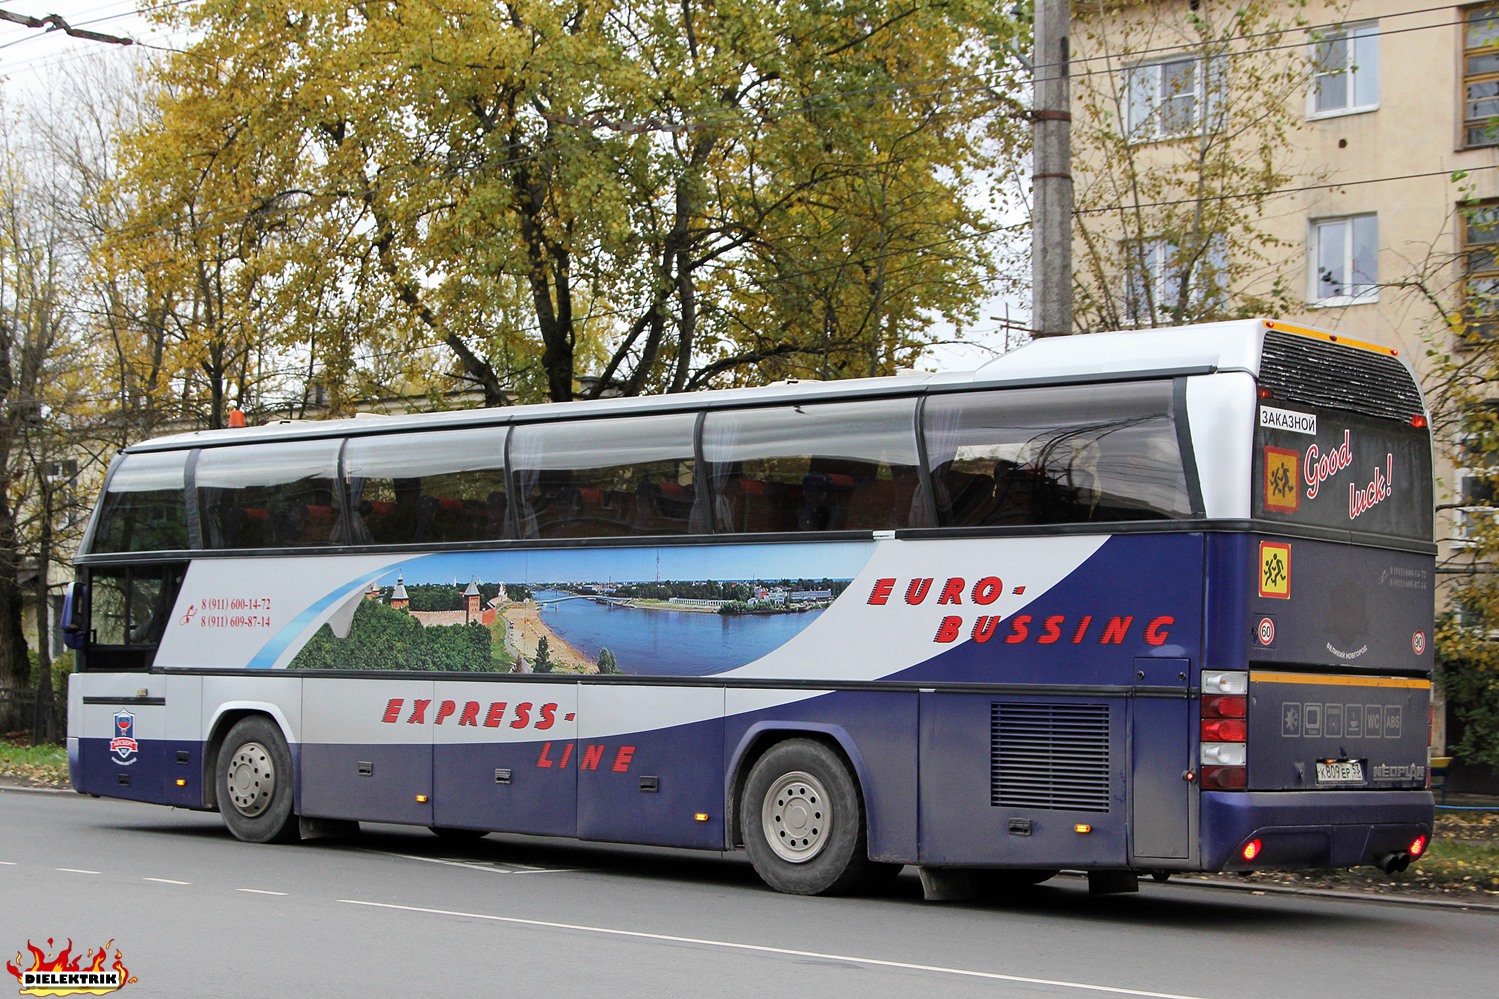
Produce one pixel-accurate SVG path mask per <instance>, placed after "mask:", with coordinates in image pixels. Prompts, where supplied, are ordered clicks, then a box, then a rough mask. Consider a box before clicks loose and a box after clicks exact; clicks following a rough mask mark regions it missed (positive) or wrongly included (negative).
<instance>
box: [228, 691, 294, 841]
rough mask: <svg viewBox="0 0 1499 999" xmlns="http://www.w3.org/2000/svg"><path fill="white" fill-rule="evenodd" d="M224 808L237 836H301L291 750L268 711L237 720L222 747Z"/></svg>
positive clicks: (271, 838) (273, 838)
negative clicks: (298, 829) (293, 810)
mask: <svg viewBox="0 0 1499 999" xmlns="http://www.w3.org/2000/svg"><path fill="white" fill-rule="evenodd" d="M215 769H216V771H217V784H218V788H217V790H218V798H219V814H220V815H222V816H223V817H224V825H226V826H228V827H229V831H230V832H231V833H233V834H234V835H235V837H236V838H237V839H242V840H244V841H245V842H247V843H285V842H289V841H291V840H294V839H296V838H297V817H296V815H295V814H293V812H292V781H293V771H292V762H291V751H290V750H289V749H287V748H286V739H285V738H283V737H282V735H281V729H279V728H277V727H276V723H275V722H273V721H271V720H270V719H269V718H266V717H265V716H264V715H253V716H251V717H249V718H243V719H241V720H240V721H238V722H236V723H235V725H234V727H233V728H231V729H230V730H229V735H228V736H227V737H225V739H224V744H223V746H222V747H221V748H220V749H219V759H218V765H217V767H216V768H215Z"/></svg>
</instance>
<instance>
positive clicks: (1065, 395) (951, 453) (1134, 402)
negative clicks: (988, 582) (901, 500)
mask: <svg viewBox="0 0 1499 999" xmlns="http://www.w3.org/2000/svg"><path fill="white" fill-rule="evenodd" d="M923 422H924V427H923V430H924V433H925V435H926V443H927V462H928V467H929V468H930V469H931V478H932V492H933V494H934V495H933V498H934V500H935V501H936V508H937V523H938V525H939V526H942V527H1004V526H1026V525H1037V524H1068V523H1090V522H1103V523H1112V522H1120V521H1130V520H1154V519H1162V518H1182V517H1188V516H1191V501H1190V498H1189V496H1188V493H1187V485H1186V474H1185V471H1184V468H1183V465H1182V458H1181V454H1180V451H1179V449H1178V447H1177V443H1176V422H1175V414H1174V412H1173V409H1172V383H1171V382H1170V381H1168V380H1164V379H1163V380H1159V381H1141V382H1124V383H1119V384H1112V385H1106V386H1104V385H1100V386H1086V385H1082V386H1079V385H1071V386H1058V387H1055V388H1022V389H1006V390H1003V391H998V392H995V391H990V392H963V393H955V394H952V395H939V396H933V397H932V398H931V399H930V400H929V401H928V403H927V406H926V409H925V412H924V417H923Z"/></svg>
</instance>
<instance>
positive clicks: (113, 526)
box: [89, 450, 189, 553]
mask: <svg viewBox="0 0 1499 999" xmlns="http://www.w3.org/2000/svg"><path fill="white" fill-rule="evenodd" d="M188 454H189V452H187V451H185V450H184V451H159V452H152V451H145V452H141V453H139V454H128V455H125V456H123V457H121V458H120V459H119V464H118V465H117V466H116V467H115V468H114V469H113V471H112V473H111V475H110V477H109V482H108V484H107V485H106V488H105V492H104V497H103V499H102V501H101V502H100V506H99V523H98V526H97V528H96V529H95V530H94V534H93V538H92V539H91V540H90V542H89V552H90V553H93V552H148V551H171V550H173V549H185V548H187V547H188V537H187V492H186V486H187V471H186V469H187V457H188Z"/></svg>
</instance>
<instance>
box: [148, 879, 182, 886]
mask: <svg viewBox="0 0 1499 999" xmlns="http://www.w3.org/2000/svg"><path fill="white" fill-rule="evenodd" d="M141 880H142V881H155V882H156V883H157V884H161V885H190V884H192V882H191V881H173V880H172V879H171V878H141Z"/></svg>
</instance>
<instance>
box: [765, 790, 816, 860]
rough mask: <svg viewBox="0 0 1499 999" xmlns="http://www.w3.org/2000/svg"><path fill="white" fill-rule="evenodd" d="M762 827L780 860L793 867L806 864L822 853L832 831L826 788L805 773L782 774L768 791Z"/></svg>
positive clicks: (766, 838) (767, 840)
mask: <svg viewBox="0 0 1499 999" xmlns="http://www.w3.org/2000/svg"><path fill="white" fill-rule="evenodd" d="M760 825H761V828H762V829H763V830H764V832H765V842H767V843H769V844H770V848H771V850H773V851H774V852H775V855H776V856H777V857H780V858H781V859H782V860H784V861H786V862H788V863H792V864H804V863H806V862H807V861H809V860H811V859H812V858H813V857H815V856H817V855H818V854H819V853H821V852H822V848H823V847H824V846H825V845H826V844H827V841H828V833H829V832H831V831H832V826H833V809H832V801H831V799H829V797H828V793H827V789H826V788H825V787H823V785H822V782H821V781H819V780H818V779H817V778H816V777H813V776H812V775H811V774H809V773H806V772H805V771H801V770H797V771H794V772H792V773H789V774H784V775H782V776H781V777H779V778H778V779H777V780H776V782H775V783H774V784H772V785H771V786H770V789H769V790H768V791H766V792H765V800H764V802H763V803H762V804H761V806H760Z"/></svg>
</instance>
